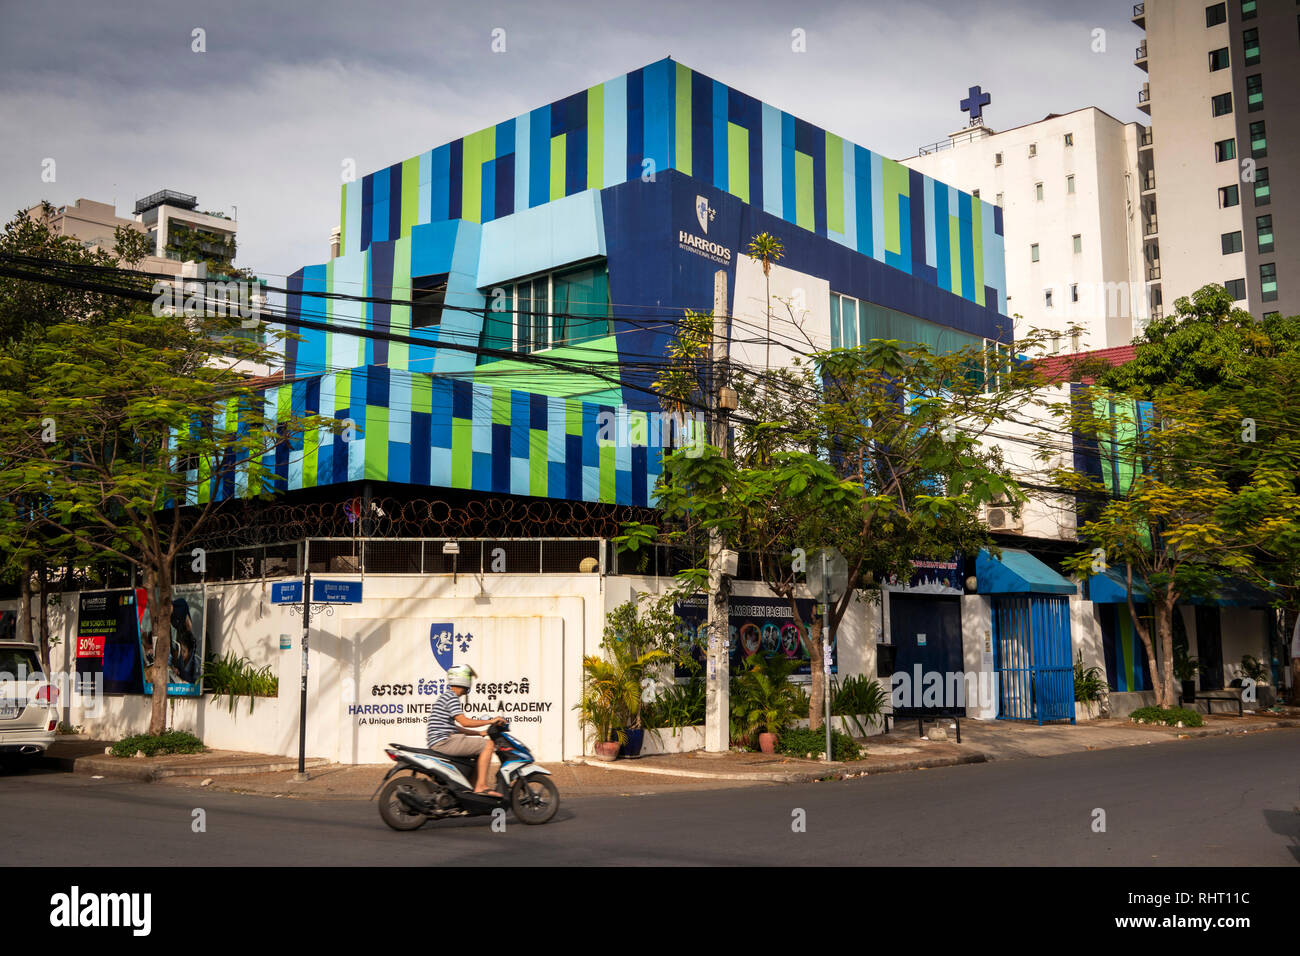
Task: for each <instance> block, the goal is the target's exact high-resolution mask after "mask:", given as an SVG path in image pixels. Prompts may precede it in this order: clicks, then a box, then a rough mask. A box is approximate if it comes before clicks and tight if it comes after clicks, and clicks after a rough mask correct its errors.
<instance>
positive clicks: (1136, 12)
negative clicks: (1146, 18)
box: [1130, 3, 1147, 19]
mask: <svg viewBox="0 0 1300 956" xmlns="http://www.w3.org/2000/svg"><path fill="white" fill-rule="evenodd" d="M1146 12H1147V5H1146V4H1145V3H1135V4H1133V16H1132V17H1131V18H1130V19H1137V18H1138V17H1140V16H1143V15H1145V14H1146Z"/></svg>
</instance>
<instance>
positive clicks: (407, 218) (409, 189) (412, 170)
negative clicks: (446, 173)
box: [394, 156, 420, 298]
mask: <svg viewBox="0 0 1300 956" xmlns="http://www.w3.org/2000/svg"><path fill="white" fill-rule="evenodd" d="M419 221H420V157H419V156H413V157H412V158H410V159H406V160H403V161H402V235H403V236H409V235H410V234H411V229H412V228H413V227H414V226H415V224H416V223H417V222H419ZM408 261H409V260H408ZM394 298H396V296H394Z"/></svg>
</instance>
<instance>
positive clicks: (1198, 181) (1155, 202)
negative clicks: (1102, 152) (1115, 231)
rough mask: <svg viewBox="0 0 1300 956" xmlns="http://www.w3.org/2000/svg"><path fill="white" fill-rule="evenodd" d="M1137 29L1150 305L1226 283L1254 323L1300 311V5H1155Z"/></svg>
mask: <svg viewBox="0 0 1300 956" xmlns="http://www.w3.org/2000/svg"><path fill="white" fill-rule="evenodd" d="M1133 22H1134V23H1135V24H1136V25H1137V26H1139V27H1141V28H1142V29H1143V30H1145V31H1146V36H1145V38H1144V39H1143V40H1142V43H1141V45H1140V46H1139V47H1138V48H1137V60H1136V63H1137V65H1138V66H1139V67H1140V68H1141V69H1143V70H1145V71H1146V72H1147V74H1148V77H1149V79H1148V81H1147V82H1146V84H1145V85H1144V86H1143V88H1142V90H1141V91H1140V92H1139V94H1138V108H1139V109H1141V110H1142V111H1144V112H1146V113H1147V114H1148V115H1150V116H1151V129H1152V136H1151V141H1150V143H1149V145H1147V146H1145V147H1144V151H1150V152H1151V153H1152V154H1153V156H1154V164H1153V179H1152V181H1151V182H1149V183H1148V184H1146V185H1147V186H1148V187H1149V188H1147V189H1146V190H1145V191H1144V193H1143V209H1144V212H1148V211H1149V214H1150V216H1149V222H1150V224H1151V228H1150V230H1149V234H1148V235H1147V238H1146V243H1145V245H1146V249H1145V254H1146V259H1147V263H1148V266H1149V267H1152V268H1151V280H1150V283H1149V289H1148V291H1149V294H1150V301H1151V303H1152V307H1153V309H1157V308H1159V307H1160V305H1161V303H1162V302H1163V303H1165V308H1166V309H1167V308H1168V307H1169V305H1171V304H1172V303H1173V301H1174V300H1175V299H1176V298H1178V297H1179V296H1184V295H1189V294H1190V293H1192V292H1194V291H1195V290H1196V289H1198V288H1200V287H1201V286H1202V285H1204V284H1206V283H1207V282H1219V283H1221V284H1223V285H1224V286H1225V287H1226V288H1227V289H1228V290H1229V291H1230V292H1231V293H1232V294H1233V296H1234V298H1236V299H1237V300H1238V304H1239V305H1240V306H1242V307H1243V308H1246V309H1248V310H1249V311H1250V312H1251V313H1253V314H1255V315H1262V314H1265V313H1268V312H1275V311H1280V312H1284V313H1287V314H1293V313H1297V312H1300V188H1298V187H1297V181H1298V178H1300V122H1297V113H1298V111H1300V7H1297V5H1296V4H1295V3H1293V2H1290V0H1222V2H1218V3H1211V4H1208V5H1206V4H1203V3H1189V2H1186V0H1147V2H1146V3H1139V4H1137V5H1136V6H1135V7H1134V8H1133ZM1157 207H1158V208H1157ZM1157 213H1158V216H1157ZM1156 224H1158V228H1155V226H1156Z"/></svg>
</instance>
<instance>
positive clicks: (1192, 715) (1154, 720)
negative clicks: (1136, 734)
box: [1129, 707, 1205, 727]
mask: <svg viewBox="0 0 1300 956" xmlns="http://www.w3.org/2000/svg"><path fill="white" fill-rule="evenodd" d="M1129 720H1131V721H1133V722H1134V723H1137V724H1164V725H1165V726H1166V727H1176V726H1178V724H1179V722H1180V721H1181V722H1182V724H1183V726H1184V727H1199V726H1201V724H1203V723H1205V721H1203V720H1201V715H1200V714H1198V713H1197V712H1196V711H1194V710H1188V709H1187V708H1186V707H1170V708H1169V709H1168V710H1161V709H1160V708H1159V707H1139V708H1138V709H1137V710H1135V711H1133V713H1132V714H1130V715H1129Z"/></svg>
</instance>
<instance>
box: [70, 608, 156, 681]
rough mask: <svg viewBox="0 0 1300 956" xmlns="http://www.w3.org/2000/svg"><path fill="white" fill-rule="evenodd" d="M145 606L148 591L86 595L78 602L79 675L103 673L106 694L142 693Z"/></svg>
mask: <svg viewBox="0 0 1300 956" xmlns="http://www.w3.org/2000/svg"><path fill="white" fill-rule="evenodd" d="M144 606H145V592H144V588H135V589H134V590H132V589H130V588H124V589H122V590H118V591H84V592H82V594H81V597H80V599H79V600H78V602H77V674H78V675H82V674H85V675H94V674H97V673H102V674H103V675H104V693H106V694H138V693H140V692H141V690H142V686H143V681H144V669H143V667H142V666H141V663H140V618H139V615H140V614H141V613H142V612H143V610H144ZM86 679H87V678H82V677H80V676H79V677H78V680H79V681H83V680H86Z"/></svg>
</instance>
